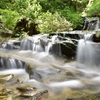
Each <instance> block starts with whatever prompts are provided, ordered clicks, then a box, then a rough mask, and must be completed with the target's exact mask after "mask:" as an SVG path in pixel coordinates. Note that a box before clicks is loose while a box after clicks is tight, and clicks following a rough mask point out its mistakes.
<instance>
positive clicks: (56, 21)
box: [37, 11, 72, 33]
mask: <svg viewBox="0 0 100 100" xmlns="http://www.w3.org/2000/svg"><path fill="white" fill-rule="evenodd" d="M37 22H38V23H39V25H38V27H39V30H40V31H41V32H42V33H50V32H61V31H68V30H71V29H72V28H71V23H70V22H68V21H67V20H66V19H65V17H62V16H61V15H60V14H58V13H57V12H55V13H54V14H52V13H50V12H49V11H48V12H46V13H43V14H41V16H39V17H38V20H37Z"/></svg>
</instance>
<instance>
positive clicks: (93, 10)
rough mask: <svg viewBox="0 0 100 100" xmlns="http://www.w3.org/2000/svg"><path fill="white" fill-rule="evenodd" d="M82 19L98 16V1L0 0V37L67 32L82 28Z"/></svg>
mask: <svg viewBox="0 0 100 100" xmlns="http://www.w3.org/2000/svg"><path fill="white" fill-rule="evenodd" d="M85 16H90V17H94V16H100V2H99V0H0V34H3V35H4V34H5V31H6V33H7V34H10V35H12V36H14V37H19V36H22V35H23V33H24V35H25V33H28V35H30V36H31V35H33V34H38V33H51V32H62V31H71V30H75V29H80V28H81V27H82V25H83V23H84V17H85ZM1 29H2V30H1ZM7 34H5V35H6V36H7Z"/></svg>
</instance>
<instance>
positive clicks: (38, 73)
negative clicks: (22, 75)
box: [31, 68, 64, 80]
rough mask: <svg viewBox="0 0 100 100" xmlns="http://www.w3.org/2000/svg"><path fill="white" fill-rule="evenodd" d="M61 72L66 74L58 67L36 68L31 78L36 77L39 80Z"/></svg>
mask: <svg viewBox="0 0 100 100" xmlns="http://www.w3.org/2000/svg"><path fill="white" fill-rule="evenodd" d="M61 74H64V72H63V71H61V70H59V69H56V68H44V69H43V68H42V69H36V70H35V71H34V72H33V73H32V75H31V78H35V79H37V80H43V79H48V78H51V77H54V76H57V75H61Z"/></svg>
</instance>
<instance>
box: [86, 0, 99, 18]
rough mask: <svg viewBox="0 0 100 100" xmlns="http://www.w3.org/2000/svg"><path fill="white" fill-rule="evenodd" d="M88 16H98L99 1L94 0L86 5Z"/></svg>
mask: <svg viewBox="0 0 100 100" xmlns="http://www.w3.org/2000/svg"><path fill="white" fill-rule="evenodd" d="M87 9H88V11H87V14H88V16H100V1H99V0H94V1H93V3H92V5H91V6H90V7H87Z"/></svg>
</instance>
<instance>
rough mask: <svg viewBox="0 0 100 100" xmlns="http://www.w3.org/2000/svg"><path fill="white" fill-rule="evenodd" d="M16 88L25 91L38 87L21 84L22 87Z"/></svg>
mask: <svg viewBox="0 0 100 100" xmlns="http://www.w3.org/2000/svg"><path fill="white" fill-rule="evenodd" d="M16 89H17V90H19V91H21V92H24V91H34V90H36V87H30V86H20V87H17V88H16Z"/></svg>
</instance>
